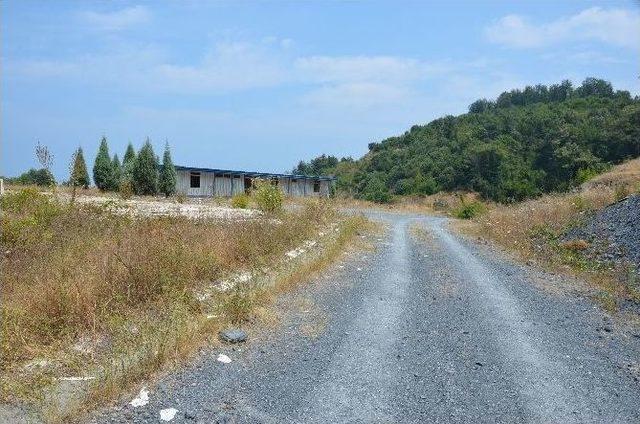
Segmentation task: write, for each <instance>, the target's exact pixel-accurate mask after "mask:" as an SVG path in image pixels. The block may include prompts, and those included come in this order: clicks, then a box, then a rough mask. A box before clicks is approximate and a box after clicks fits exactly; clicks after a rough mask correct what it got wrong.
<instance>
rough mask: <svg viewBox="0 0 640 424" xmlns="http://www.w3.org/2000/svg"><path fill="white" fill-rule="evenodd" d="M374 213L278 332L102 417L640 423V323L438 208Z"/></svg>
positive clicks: (296, 300) (210, 359)
mask: <svg viewBox="0 0 640 424" xmlns="http://www.w3.org/2000/svg"><path fill="white" fill-rule="evenodd" d="M371 215H372V217H373V218H374V219H377V220H380V221H383V222H384V223H386V225H387V230H386V232H385V234H384V235H382V236H379V238H377V239H374V242H375V244H376V251H375V252H365V253H358V254H356V255H352V256H350V257H348V258H346V259H345V260H343V261H342V262H341V263H337V264H335V265H333V266H332V267H331V269H330V270H328V271H327V273H326V274H325V275H323V276H321V277H318V278H316V279H314V280H313V281H310V282H309V283H307V284H303V285H302V286H301V287H300V288H299V289H298V290H296V291H295V292H294V293H291V294H289V295H287V296H285V297H284V298H282V299H281V301H280V306H281V307H282V309H283V310H286V311H288V312H287V313H286V314H285V315H284V317H283V318H282V322H281V325H280V326H278V327H277V328H276V329H275V330H274V331H273V332H272V333H270V334H269V335H261V334H256V335H252V336H251V341H250V342H249V343H248V344H247V345H245V346H242V347H240V348H238V347H236V348H235V349H234V348H232V347H226V348H223V349H220V350H216V351H211V352H206V353H205V354H203V355H202V356H201V357H200V358H199V359H198V360H197V361H196V362H195V363H194V364H193V365H192V366H190V367H188V368H185V369H184V370H182V371H180V372H179V373H178V374H175V375H172V376H170V377H167V378H165V379H163V380H162V381H161V382H160V383H159V384H158V385H157V386H151V387H149V390H150V393H149V403H148V404H147V405H145V406H141V407H138V408H133V407H132V406H130V405H128V404H124V403H123V404H122V405H120V406H118V407H116V408H113V409H110V410H107V411H103V413H101V414H100V415H97V416H95V417H94V418H93V420H94V421H98V422H120V421H123V420H128V421H133V422H158V420H159V419H160V411H161V410H168V411H169V414H168V415H166V411H165V415H164V416H165V418H167V417H168V416H171V415H172V414H173V413H174V412H175V415H173V416H174V418H173V419H172V422H241V423H244V422H247V423H249V422H265V423H271V422H273V423H281V422H318V423H326V422H474V423H477V422H505V423H514V422H541V423H542V422H563V423H565V422H602V423H605V422H606V423H615V422H640V383H639V382H638V375H639V374H638V373H639V372H640V365H639V361H640V334H634V333H633V332H629V331H627V330H622V328H621V326H620V325H618V323H616V321H615V320H613V319H610V318H608V317H607V316H606V315H605V314H604V313H603V312H602V311H601V310H600V309H599V308H598V307H597V306H595V305H594V304H593V303H592V302H591V301H589V300H587V299H583V298H580V297H577V296H574V295H570V294H558V293H556V292H554V291H549V290H545V289H543V288H541V287H540V284H533V282H532V281H533V280H537V278H536V277H537V276H536V274H538V271H535V270H532V269H531V268H529V267H526V266H525V267H522V266H519V265H517V264H514V263H512V262H511V261H509V260H506V259H505V258H503V257H501V256H500V255H499V254H496V253H493V252H491V251H489V250H487V248H486V247H484V246H475V245H473V244H472V243H470V242H467V241H464V240H462V239H461V238H460V237H458V236H456V235H455V234H454V233H452V232H451V230H449V229H448V225H447V222H446V220H444V219H441V218H424V217H419V216H411V215H394V214H382V213H372V214H371ZM220 353H224V354H226V355H228V356H229V358H230V359H231V361H232V362H231V363H228V364H224V363H222V362H220V361H217V360H216V358H217V355H218V354H220ZM171 408H173V409H171ZM174 410H175V411H174Z"/></svg>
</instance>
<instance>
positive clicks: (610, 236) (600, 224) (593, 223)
mask: <svg viewBox="0 0 640 424" xmlns="http://www.w3.org/2000/svg"><path fill="white" fill-rule="evenodd" d="M577 239H583V240H586V241H587V242H588V243H589V248H588V249H587V250H588V252H587V253H589V254H590V256H593V257H594V258H595V259H597V260H601V261H614V262H629V263H631V264H632V265H634V266H635V267H636V269H639V270H640V194H634V195H631V196H629V197H627V198H625V199H623V200H621V201H619V202H617V203H614V204H612V205H610V206H607V207H606V208H604V209H602V210H601V211H600V212H598V213H597V214H596V215H595V216H593V217H592V218H590V219H589V220H588V221H587V222H586V223H585V224H584V225H582V226H581V227H578V228H574V229H572V230H571V231H569V232H568V233H567V235H566V237H565V240H577Z"/></svg>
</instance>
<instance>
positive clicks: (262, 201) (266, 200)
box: [253, 180, 284, 214]
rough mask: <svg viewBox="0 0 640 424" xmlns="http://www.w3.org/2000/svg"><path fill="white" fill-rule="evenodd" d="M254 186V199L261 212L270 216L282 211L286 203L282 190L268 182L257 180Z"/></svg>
mask: <svg viewBox="0 0 640 424" xmlns="http://www.w3.org/2000/svg"><path fill="white" fill-rule="evenodd" d="M254 185H255V190H254V191H253V197H254V198H255V202H256V204H257V205H258V208H259V209H260V210H261V211H263V212H266V213H270V214H273V213H277V212H280V211H282V203H283V201H284V194H283V193H282V190H280V189H279V188H278V187H277V186H276V185H273V184H271V182H270V181H266V180H256V181H254Z"/></svg>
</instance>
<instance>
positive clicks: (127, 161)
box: [120, 142, 136, 184]
mask: <svg viewBox="0 0 640 424" xmlns="http://www.w3.org/2000/svg"><path fill="white" fill-rule="evenodd" d="M135 162H136V151H135V150H133V146H132V145H131V142H129V144H128V145H127V151H126V152H125V153H124V158H123V159H122V176H121V178H120V179H121V181H123V182H129V183H132V184H133V165H134V164H135Z"/></svg>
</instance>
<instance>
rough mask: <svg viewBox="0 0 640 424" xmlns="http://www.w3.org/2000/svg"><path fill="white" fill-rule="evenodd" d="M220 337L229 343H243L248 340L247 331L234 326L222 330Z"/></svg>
mask: <svg viewBox="0 0 640 424" xmlns="http://www.w3.org/2000/svg"><path fill="white" fill-rule="evenodd" d="M220 339H221V340H222V341H225V342H228V343H242V342H244V341H246V340H247V333H245V332H244V331H243V330H240V329H239V328H232V329H229V330H224V331H221V332H220Z"/></svg>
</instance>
